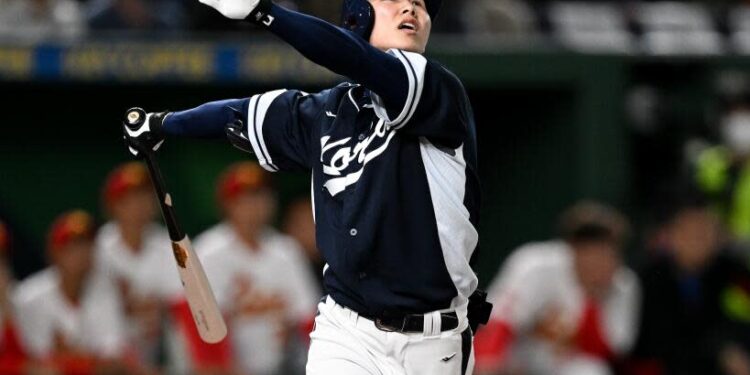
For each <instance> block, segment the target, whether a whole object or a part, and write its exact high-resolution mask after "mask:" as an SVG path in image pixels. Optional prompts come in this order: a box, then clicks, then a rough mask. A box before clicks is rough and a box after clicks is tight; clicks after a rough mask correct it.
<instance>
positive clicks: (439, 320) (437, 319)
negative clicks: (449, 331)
mask: <svg viewBox="0 0 750 375" xmlns="http://www.w3.org/2000/svg"><path fill="white" fill-rule="evenodd" d="M430 315H432V332H433V335H435V336H437V335H440V332H442V331H443V315H442V314H441V313H440V311H435V312H432V313H430Z"/></svg>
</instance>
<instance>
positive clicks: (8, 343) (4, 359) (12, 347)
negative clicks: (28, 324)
mask: <svg viewBox="0 0 750 375" xmlns="http://www.w3.org/2000/svg"><path fill="white" fill-rule="evenodd" d="M2 330H3V331H2V342H0V374H8V375H16V374H19V375H20V374H23V373H24V372H25V371H24V367H25V366H26V363H27V361H28V356H27V355H26V351H25V350H24V349H23V346H21V339H20V337H19V336H18V331H17V330H16V327H15V325H14V324H13V322H12V321H10V320H7V319H6V320H5V321H4V323H3V327H2Z"/></svg>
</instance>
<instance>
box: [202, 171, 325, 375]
mask: <svg viewBox="0 0 750 375" xmlns="http://www.w3.org/2000/svg"><path fill="white" fill-rule="evenodd" d="M217 190H218V194H217V195H218V201H219V205H220V207H221V209H222V212H223V214H224V221H223V222H222V223H220V224H218V225H216V226H214V227H213V228H211V229H209V230H207V231H206V232H205V233H203V234H202V235H201V236H200V237H198V238H196V241H195V248H196V249H197V251H198V252H199V254H200V256H201V258H202V262H203V265H204V267H205V270H206V274H207V275H208V278H209V281H210V282H211V285H212V287H213V290H214V291H215V292H216V299H217V301H218V303H219V305H220V306H221V307H222V309H223V310H224V312H225V313H226V315H227V317H228V320H229V330H230V332H231V340H232V345H233V349H234V354H235V355H234V358H235V360H236V361H237V362H238V365H239V367H240V369H241V370H242V372H243V373H249V374H253V375H270V374H289V373H292V372H294V371H295V370H292V369H284V370H282V366H284V365H285V363H284V361H285V360H286V359H287V358H285V355H286V353H287V348H288V347H289V345H290V344H291V343H294V342H295V341H300V340H299V335H298V332H299V327H300V326H306V325H307V324H308V322H309V321H310V320H311V319H313V316H314V314H315V309H316V304H317V302H318V300H319V299H320V291H319V290H317V288H316V287H315V279H314V278H313V276H312V275H311V273H310V268H309V266H308V265H307V264H306V260H305V257H304V254H303V250H302V249H300V248H299V245H298V244H297V243H296V242H295V241H294V240H293V239H291V238H289V237H287V236H284V235H282V234H280V233H278V232H276V231H275V230H274V229H272V228H271V227H269V225H270V223H271V220H272V219H273V216H274V214H275V211H276V199H275V196H274V192H273V190H272V186H271V181H270V176H269V175H268V174H267V173H266V172H264V171H263V170H262V169H261V167H260V166H258V165H257V164H255V163H251V162H243V163H238V164H235V165H232V166H230V167H229V168H228V169H227V170H226V171H225V172H224V173H223V174H222V175H221V177H220V178H219V182H218V189H217ZM282 371H283V372H282Z"/></svg>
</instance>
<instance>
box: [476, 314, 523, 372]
mask: <svg viewBox="0 0 750 375" xmlns="http://www.w3.org/2000/svg"><path fill="white" fill-rule="evenodd" d="M514 338H515V334H514V333H513V328H512V327H511V326H510V324H508V323H506V322H504V321H502V320H491V321H490V322H489V323H487V325H486V326H485V327H484V328H482V329H481V330H479V332H477V335H476V337H474V358H475V360H476V365H475V366H476V369H477V370H478V371H479V370H482V371H486V370H491V369H498V368H500V367H501V366H503V364H504V363H505V360H506V358H507V356H508V351H509V349H510V346H511V344H512V343H513V340H514Z"/></svg>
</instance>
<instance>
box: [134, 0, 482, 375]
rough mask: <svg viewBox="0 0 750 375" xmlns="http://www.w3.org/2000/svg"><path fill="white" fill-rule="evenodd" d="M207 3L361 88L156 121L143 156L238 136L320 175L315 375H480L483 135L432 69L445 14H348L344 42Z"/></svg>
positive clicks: (146, 134) (295, 17)
mask: <svg viewBox="0 0 750 375" xmlns="http://www.w3.org/2000/svg"><path fill="white" fill-rule="evenodd" d="M201 1H202V2H203V3H205V4H207V5H209V6H211V7H213V8H215V9H216V10H218V11H219V12H221V13H222V14H223V15H224V16H226V17H228V18H230V19H236V20H248V21H249V22H253V23H255V24H257V25H259V26H260V27H262V28H265V29H268V30H269V31H271V32H272V33H274V34H275V35H277V36H278V37H280V38H281V39H282V40H284V41H285V42H287V43H289V44H290V45H291V46H293V47H294V48H296V49H297V50H298V51H300V52H301V53H302V54H303V55H304V56H305V57H307V58H308V59H310V60H312V61H313V62H315V63H317V64H319V65H322V66H324V67H326V68H328V69H330V70H332V71H334V72H336V73H338V74H341V75H343V76H345V77H348V81H347V82H345V83H342V84H340V85H338V86H336V87H333V88H331V89H328V90H325V91H322V92H319V93H316V94H308V93H305V92H302V91H297V90H277V91H272V92H268V93H264V94H258V95H255V96H252V97H250V98H244V99H233V100H224V101H218V102H211V103H207V104H204V105H202V106H200V107H197V108H195V109H192V110H187V111H182V112H172V113H170V112H161V113H150V114H148V117H147V121H145V122H144V123H143V125H142V126H141V127H139V128H138V129H135V130H131V129H127V127H125V128H126V129H125V138H126V140H127V142H128V145H129V149H130V151H131V153H133V154H134V155H138V153H139V152H141V151H143V150H146V149H147V148H148V149H151V150H158V148H159V146H160V145H161V144H162V141H163V137H164V136H165V135H182V136H193V137H211V136H222V135H223V134H225V132H226V134H228V137H229V139H230V141H231V142H232V143H233V144H234V145H235V146H236V147H238V148H240V149H243V150H246V151H248V152H251V153H253V154H255V156H256V157H257V159H258V161H259V162H260V165H261V166H262V167H263V168H265V169H267V170H268V171H271V172H277V171H312V197H313V202H314V217H315V219H316V235H317V243H318V248H319V249H320V251H321V253H322V254H323V257H324V259H325V261H326V263H327V265H326V267H325V269H324V284H325V288H326V292H327V294H328V296H327V298H326V299H325V300H324V301H323V302H322V303H321V304H320V305H319V312H320V314H319V316H318V317H317V319H316V327H315V330H314V332H313V333H312V334H311V347H310V350H309V356H308V363H307V373H308V374H331V373H338V374H343V373H345V374H351V375H358V374H381V373H388V374H467V373H471V372H472V368H473V355H472V350H471V349H472V331H471V329H469V319H468V318H467V316H468V315H469V313H467V310H468V305H469V299H470V296H472V295H473V294H474V291H475V290H476V287H477V276H476V274H475V273H474V271H473V269H472V267H471V262H470V261H471V259H472V257H473V256H474V255H475V253H476V252H475V250H476V248H477V244H478V233H477V222H478V213H479V181H478V177H477V156H476V155H477V154H476V134H475V132H476V130H475V125H474V119H473V115H472V111H471V107H470V104H469V100H468V98H467V95H466V92H465V90H464V88H463V86H462V84H461V82H460V81H459V79H458V78H457V77H456V76H455V75H453V74H452V73H451V72H449V71H448V70H447V69H446V68H444V67H443V66H441V65H440V64H438V63H436V62H434V61H431V60H429V59H427V58H425V57H424V56H422V53H423V52H424V51H425V48H426V46H427V41H428V39H429V36H430V30H431V25H432V19H433V18H435V17H436V15H437V13H438V9H439V6H440V0H415V1H411V0H370V1H366V0H347V1H345V2H344V17H343V19H344V27H337V26H334V25H331V24H329V23H327V22H324V21H321V20H319V19H316V18H314V17H310V16H307V15H303V14H299V13H295V12H292V11H289V10H287V9H284V8H283V7H280V6H278V5H275V4H273V3H272V2H271V1H270V0H201ZM139 150H141V151H139ZM279 277H282V276H279Z"/></svg>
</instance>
